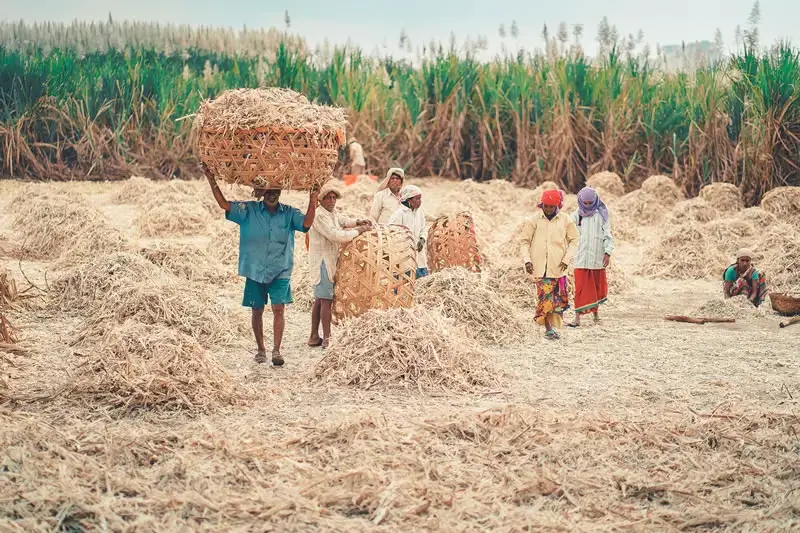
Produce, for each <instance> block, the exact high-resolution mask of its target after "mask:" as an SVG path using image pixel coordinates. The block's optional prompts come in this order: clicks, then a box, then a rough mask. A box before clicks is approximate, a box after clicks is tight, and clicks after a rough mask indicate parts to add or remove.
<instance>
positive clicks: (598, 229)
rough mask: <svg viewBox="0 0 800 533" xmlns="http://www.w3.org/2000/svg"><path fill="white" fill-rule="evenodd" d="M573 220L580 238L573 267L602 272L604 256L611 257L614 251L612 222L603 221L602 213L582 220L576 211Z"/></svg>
mask: <svg viewBox="0 0 800 533" xmlns="http://www.w3.org/2000/svg"><path fill="white" fill-rule="evenodd" d="M571 218H572V221H573V222H574V223H575V226H577V228H578V235H579V236H580V238H579V239H578V251H577V253H576V254H575V258H574V260H573V261H574V263H573V265H574V266H575V268H585V269H588V270H601V269H602V268H603V256H604V255H605V254H608V255H611V253H612V252H613V251H614V237H613V236H612V235H611V223H610V220H609V221H608V222H607V221H605V220H603V217H602V216H601V215H600V213H595V214H594V215H592V216H590V217H584V218H580V215H579V214H578V211H575V212H574V213H573V214H572V216H571Z"/></svg>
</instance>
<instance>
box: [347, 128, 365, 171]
mask: <svg viewBox="0 0 800 533" xmlns="http://www.w3.org/2000/svg"><path fill="white" fill-rule="evenodd" d="M348 144H349V145H350V172H351V173H352V174H354V175H356V176H359V175H361V174H363V173H364V172H366V170H367V161H366V160H365V159H364V148H363V147H362V146H361V144H359V142H358V141H357V140H356V138H355V137H350V142H349V143H348Z"/></svg>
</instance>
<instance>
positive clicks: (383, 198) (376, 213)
mask: <svg viewBox="0 0 800 533" xmlns="http://www.w3.org/2000/svg"><path fill="white" fill-rule="evenodd" d="M405 177H406V174H405V172H403V169H402V168H390V169H389V171H388V172H387V173H386V178H385V179H384V180H383V181H382V182H381V184H380V185H378V192H376V193H375V196H374V197H373V199H372V208H371V209H370V210H369V218H370V219H371V220H372V222H374V223H375V224H386V223H387V222H389V217H390V216H392V215H393V214H394V212H395V211H397V209H398V208H399V207H400V189H401V188H402V187H403V180H404V179H405Z"/></svg>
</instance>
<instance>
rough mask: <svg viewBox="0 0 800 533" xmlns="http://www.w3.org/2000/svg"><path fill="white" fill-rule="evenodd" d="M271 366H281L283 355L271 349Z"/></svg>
mask: <svg viewBox="0 0 800 533" xmlns="http://www.w3.org/2000/svg"><path fill="white" fill-rule="evenodd" d="M272 366H283V356H282V355H281V352H279V351H277V350H273V351H272Z"/></svg>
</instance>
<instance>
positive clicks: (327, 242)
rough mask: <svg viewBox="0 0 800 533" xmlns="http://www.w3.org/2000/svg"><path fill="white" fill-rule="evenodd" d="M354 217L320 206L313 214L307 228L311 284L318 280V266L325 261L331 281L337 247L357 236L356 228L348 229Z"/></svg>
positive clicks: (337, 253) (336, 259)
mask: <svg viewBox="0 0 800 533" xmlns="http://www.w3.org/2000/svg"><path fill="white" fill-rule="evenodd" d="M356 222H357V221H356V219H354V218H347V217H343V216H341V215H339V214H338V213H336V212H335V211H334V212H333V213H331V212H330V211H328V210H327V209H325V208H323V207H320V208H319V209H317V214H316V215H315V216H314V223H313V224H312V225H311V229H309V230H308V273H309V274H310V276H311V278H312V281H311V284H312V285H316V284H317V283H319V280H320V266H321V265H322V261H325V270H326V271H327V272H328V279H329V280H331V282H333V276H335V275H336V263H337V261H338V260H339V247H340V246H341V245H342V244H344V243H346V242H350V241H352V240H353V239H355V238H356V237H358V235H359V233H358V230H355V229H348V228H353V227H355V226H356Z"/></svg>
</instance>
